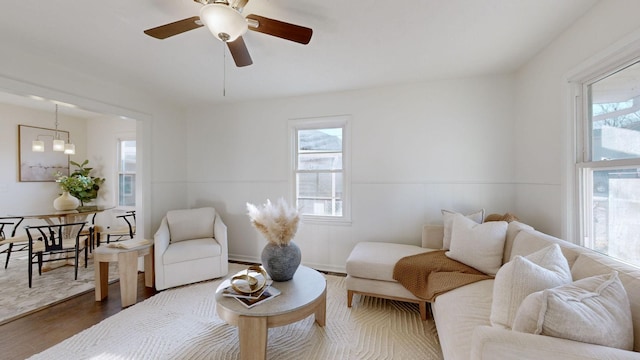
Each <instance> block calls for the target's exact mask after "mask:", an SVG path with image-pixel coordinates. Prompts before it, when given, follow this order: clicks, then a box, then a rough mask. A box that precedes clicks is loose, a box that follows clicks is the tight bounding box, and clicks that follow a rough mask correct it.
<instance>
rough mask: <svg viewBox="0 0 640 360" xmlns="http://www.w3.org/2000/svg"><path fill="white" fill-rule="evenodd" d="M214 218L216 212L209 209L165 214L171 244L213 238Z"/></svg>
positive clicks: (176, 211) (175, 211) (172, 211)
mask: <svg viewBox="0 0 640 360" xmlns="http://www.w3.org/2000/svg"><path fill="white" fill-rule="evenodd" d="M215 216H216V211H215V209H214V208H211V207H206V208H199V209H185V210H171V211H169V212H167V224H168V225H169V232H170V233H171V243H175V242H178V241H183V240H191V239H200V238H207V237H210V238H213V222H214V220H215Z"/></svg>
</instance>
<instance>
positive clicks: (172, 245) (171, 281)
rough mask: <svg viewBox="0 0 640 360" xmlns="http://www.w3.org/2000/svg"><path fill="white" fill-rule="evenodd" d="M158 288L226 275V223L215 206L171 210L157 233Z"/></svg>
mask: <svg viewBox="0 0 640 360" xmlns="http://www.w3.org/2000/svg"><path fill="white" fill-rule="evenodd" d="M154 255H155V276H156V289H157V290H163V289H167V288H170V287H174V286H180V285H185V284H191V283H194V282H198V281H203V280H209V279H214V278H218V277H222V276H225V275H226V274H227V273H228V272H229V262H228V246H227V226H226V225H225V224H224V222H222V218H220V216H219V215H218V214H217V213H216V210H215V209H214V208H212V207H205V208H199V209H189V210H172V211H169V212H167V215H166V216H165V217H164V218H163V219H162V223H160V228H158V231H157V232H156V234H155V235H154Z"/></svg>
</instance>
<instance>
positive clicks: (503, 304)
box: [490, 244, 572, 329]
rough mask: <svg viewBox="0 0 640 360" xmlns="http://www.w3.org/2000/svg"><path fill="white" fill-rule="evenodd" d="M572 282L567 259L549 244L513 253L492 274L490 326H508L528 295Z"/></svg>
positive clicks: (554, 246)
mask: <svg viewBox="0 0 640 360" xmlns="http://www.w3.org/2000/svg"><path fill="white" fill-rule="evenodd" d="M571 281H572V278H571V270H570V269H569V264H568V263H567V259H565V257H564V256H563V255H562V251H560V246H558V245H557V244H553V245H550V246H547V247H546V248H544V249H542V250H539V251H536V252H534V253H533V254H530V255H527V256H526V257H522V256H519V255H518V256H516V257H515V258H514V259H513V260H511V261H510V262H508V263H506V264H504V266H502V267H501V268H500V270H498V273H497V274H496V280H495V283H494V286H493V303H492V304H491V318H490V319H491V325H493V326H500V327H504V328H507V329H510V328H511V326H512V325H513V319H514V318H515V316H516V312H517V311H518V308H519V307H520V304H521V303H522V300H524V298H526V297H527V296H528V295H529V294H531V293H534V292H536V291H540V290H544V289H548V288H552V287H556V286H560V285H564V284H568V283H570V282H571Z"/></svg>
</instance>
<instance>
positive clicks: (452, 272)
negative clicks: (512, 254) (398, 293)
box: [393, 250, 492, 302]
mask: <svg viewBox="0 0 640 360" xmlns="http://www.w3.org/2000/svg"><path fill="white" fill-rule="evenodd" d="M445 252H446V250H438V251H431V252H426V253H422V254H418V255H411V256H407V257H404V258H402V259H400V260H398V262H397V263H396V265H395V267H394V268H393V278H394V279H395V280H397V281H398V282H399V283H400V284H402V286H404V287H405V288H407V290H409V291H411V293H412V294H413V295H415V296H417V297H419V298H421V299H425V300H427V301H429V302H431V301H433V300H434V299H435V298H436V296H438V295H440V294H443V293H445V292H447V291H449V290H453V289H456V288H458V287H460V286H463V285H467V284H471V283H474V282H477V281H480V280H486V279H491V278H492V277H491V276H489V275H486V274H484V273H482V272H480V271H478V270H476V269H474V268H472V267H470V266H468V265H465V264H463V263H461V262H459V261H455V260H453V259H450V258H448V257H447V256H446V255H445V254H444V253H445Z"/></svg>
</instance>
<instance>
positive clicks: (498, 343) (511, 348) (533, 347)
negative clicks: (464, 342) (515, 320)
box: [471, 326, 640, 360]
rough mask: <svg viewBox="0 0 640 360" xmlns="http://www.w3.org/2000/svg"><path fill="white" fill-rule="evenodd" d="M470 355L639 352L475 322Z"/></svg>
mask: <svg viewBox="0 0 640 360" xmlns="http://www.w3.org/2000/svg"><path fill="white" fill-rule="evenodd" d="M471 359H472V360H477V359H504V360H508V359H513V360H520V359H531V360H534V359H535V360H538V359H557V360H567V359H569V360H571V359H575V360H578V359H593V360H596V359H598V360H600V359H621V360H622V359H625V360H626V359H636V360H638V359H640V353H637V352H633V351H626V350H620V349H616V348H610V347H606V346H600V345H594V344H587V343H582V342H578V341H572V340H567V339H560V338H554V337H550V336H543V335H534V334H526V333H521V332H517V331H511V330H507V329H502V328H496V327H491V326H478V327H477V328H476V329H475V330H474V332H473V337H472V340H471Z"/></svg>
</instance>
